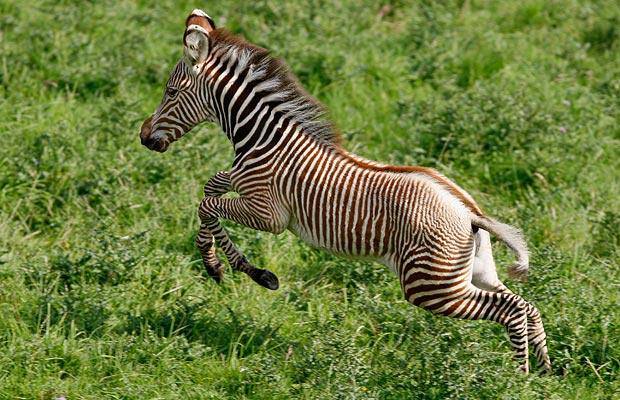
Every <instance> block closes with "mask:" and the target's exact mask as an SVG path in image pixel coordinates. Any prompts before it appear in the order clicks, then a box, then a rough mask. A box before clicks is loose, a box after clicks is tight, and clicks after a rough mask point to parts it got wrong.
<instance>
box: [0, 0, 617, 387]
mask: <svg viewBox="0 0 620 400" xmlns="http://www.w3.org/2000/svg"><path fill="white" fill-rule="evenodd" d="M32 3H33V4H30V5H29V4H27V2H24V1H18V0H3V1H0V399H16V398H24V399H52V398H54V397H56V396H60V395H66V397H67V398H68V399H78V398H85V399H102V398H119V399H120V398H122V399H147V398H166V399H168V398H169V399H184V398H196V399H198V398H212V399H228V398H230V399H242V398H251V399H298V398H301V399H406V398H407V399H408V398H416V399H444V398H470V399H480V398H505V399H590V398H607V399H611V398H614V397H615V396H619V395H620V383H619V382H620V379H619V375H620V374H619V372H620V346H618V341H619V340H620V318H619V314H620V313H619V311H618V309H619V306H620V290H619V289H620V268H619V267H620V266H619V263H618V259H619V258H620V250H619V249H620V233H619V226H620V190H619V189H620V188H619V186H620V100H619V99H620V28H618V26H619V25H618V24H619V22H620V5H618V3H617V2H613V1H598V2H586V1H572V0H565V1H564V0H563V1H560V0H556V1H545V0H528V1H499V0H498V1H468V0H465V1H442V2H434V1H420V2H414V1H393V2H389V3H385V4H388V5H389V6H388V7H384V8H383V9H382V7H381V6H382V5H378V3H376V2H374V1H352V0H351V1H341V2H328V1H303V2H302V1H299V2H282V3H280V2H276V1H256V2H246V1H234V2H201V1H196V2H187V1H182V2H176V1H160V2H148V3H150V4H148V5H147V2H143V1H138V2H129V1H126V2H116V1H101V2H92V3H93V4H91V3H90V2H89V3H87V2H78V1H69V0H66V1H59V2H53V1H41V2H32ZM195 7H202V8H204V9H205V10H206V11H207V12H209V14H211V15H212V16H213V18H214V19H215V21H216V22H217V23H218V24H221V25H225V26H227V27H229V28H230V29H231V30H233V31H234V32H237V33H241V34H243V35H245V36H246V37H247V38H248V39H249V40H251V41H253V42H255V43H257V44H259V45H262V46H265V47H267V48H270V49H272V50H273V52H274V53H276V54H277V55H279V56H282V57H284V58H285V59H286V60H287V61H288V63H289V64H290V65H291V67H292V69H293V70H294V71H295V73H296V74H297V75H298V76H299V77H300V79H301V81H302V83H303V84H304V85H305V86H306V87H307V88H308V90H309V91H310V92H311V93H313V94H314V95H315V96H317V97H318V98H319V99H320V100H321V101H323V102H324V103H325V104H326V105H327V107H328V108H329V109H330V111H331V116H332V118H333V120H334V121H335V122H336V124H337V125H338V126H339V127H340V129H341V130H342V134H343V137H344V142H345V146H346V147H347V148H348V149H350V150H352V151H354V152H357V153H359V154H361V155H362V156H365V157H368V158H373V159H377V160H381V161H384V162H390V163H397V164H418V165H425V166H431V167H434V168H437V169H438V170H440V171H441V172H443V173H444V174H446V175H448V176H449V177H451V178H453V179H454V180H455V181H457V182H458V183H459V184H460V185H461V186H463V187H464V188H466V189H467V190H468V191H470V192H471V193H472V195H473V196H474V197H475V198H476V199H477V200H478V201H479V203H480V204H481V205H482V206H483V208H484V209H485V210H486V211H487V212H488V213H489V214H491V215H493V216H495V217H497V218H500V219H502V220H504V221H506V222H510V223H513V224H515V225H518V226H520V227H522V228H523V230H524V231H525V233H526V235H527V238H528V241H529V244H530V247H531V250H532V253H533V255H532V268H531V275H530V280H529V282H527V283H517V282H511V281H508V280H507V283H508V284H509V286H510V287H511V288H512V289H513V290H515V291H517V292H518V293H520V294H522V295H523V296H524V297H525V298H526V299H528V300H531V301H533V302H534V303H535V304H536V305H537V306H538V307H539V308H540V310H541V312H542V314H543V318H544V322H545V326H546V329H547V333H548V336H549V349H550V355H551V358H552V361H553V363H554V372H553V374H552V375H551V376H545V377H539V376H537V375H535V374H533V375H529V376H523V375H520V374H517V373H515V370H516V365H515V363H514V362H513V361H512V360H511V352H510V349H509V345H508V341H507V340H506V337H505V334H504V332H503V329H502V328H501V327H500V326H499V325H495V324H493V323H489V322H482V321H457V320H451V319H447V318H443V317H436V316H433V315H431V314H429V313H427V312H425V311H423V310H421V309H417V308H414V307H412V306H410V305H408V304H407V303H406V302H405V301H404V300H403V298H402V295H401V293H400V289H399V284H398V282H397V279H396V278H395V277H394V276H393V275H392V274H391V273H389V272H388V271H387V269H385V268H384V267H382V266H380V265H374V264H368V263H363V262H357V261H350V260H343V259H339V258H336V257H333V256H330V255H328V254H325V253H322V252H319V251H316V250H313V249H310V248H309V247H307V246H306V245H304V244H302V243H300V241H299V240H298V239H297V238H295V237H293V236H292V235H291V234H289V233H286V234H282V235H279V236H272V235H269V234H263V233H258V232H254V231H251V230H249V229H245V228H242V227H239V226H236V225H234V224H227V226H228V227H229V230H230V233H231V235H232V237H233V239H234V240H235V241H236V243H238V245H239V247H240V248H241V249H243V250H244V251H245V252H246V254H247V255H248V258H249V259H250V260H251V261H253V262H254V263H255V264H256V265H258V266H261V267H268V268H269V269H271V270H272V271H274V272H275V273H276V274H277V275H278V276H279V277H280V281H281V288H280V290H278V291H277V292H269V291H266V290H264V289H262V288H260V287H259V286H257V285H256V284H254V283H253V282H251V281H250V280H249V279H247V277H245V276H239V275H232V274H229V275H228V276H227V279H226V281H225V283H224V284H223V285H221V286H217V285H216V284H214V283H213V282H212V281H210V280H209V279H208V278H207V277H206V276H205V275H204V273H203V271H202V267H201V264H200V261H199V260H200V258H199V254H198V252H197V250H196V249H195V248H194V244H193V240H194V235H195V232H196V230H197V228H198V224H197V216H196V206H197V204H198V202H199V201H200V194H201V190H202V185H203V183H204V182H205V181H206V180H207V179H208V178H209V177H210V176H211V175H212V174H214V173H215V172H216V171H218V170H221V169H227V168H228V167H229V165H230V162H231V155H232V151H231V148H230V146H229V144H228V143H227V141H226V139H225V137H224V136H223V135H221V134H220V133H219V131H218V129H217V128H215V127H213V126H201V127H199V128H197V129H195V132H192V133H191V134H189V135H187V136H186V137H185V138H183V139H182V140H181V141H180V142H178V143H176V144H174V145H173V146H172V148H171V150H170V151H169V152H168V153H166V154H165V155H161V154H156V153H153V152H150V151H148V150H146V149H145V148H143V147H141V146H140V144H139V139H138V129H139V126H140V123H141V121H142V120H143V119H144V118H145V117H146V116H147V115H148V114H149V113H150V112H152V111H153V110H154V108H155V107H156V105H157V104H158V102H159V100H160V98H161V93H162V91H163V86H164V83H165V81H166V79H167V75H168V72H169V70H170V69H171V68H172V66H173V65H174V63H175V61H176V60H177V59H178V58H179V57H180V55H181V45H180V43H181V37H182V30H183V21H184V19H185V17H186V15H187V13H188V12H189V11H190V10H192V9H193V8H195ZM380 10H383V11H381V12H380ZM495 253H496V258H497V260H498V264H499V266H500V275H502V276H505V275H506V274H505V265H506V264H507V263H508V262H509V261H510V256H509V254H508V253H507V252H506V250H505V249H504V248H503V247H502V246H501V245H498V246H496V247H495ZM615 398H617V397H615Z"/></svg>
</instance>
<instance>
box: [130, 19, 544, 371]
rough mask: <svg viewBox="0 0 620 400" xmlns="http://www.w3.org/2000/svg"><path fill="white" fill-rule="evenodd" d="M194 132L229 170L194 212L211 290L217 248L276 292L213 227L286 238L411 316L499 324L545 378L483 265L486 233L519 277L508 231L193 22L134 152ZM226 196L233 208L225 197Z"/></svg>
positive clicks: (208, 22) (507, 295) (535, 328)
mask: <svg viewBox="0 0 620 400" xmlns="http://www.w3.org/2000/svg"><path fill="white" fill-rule="evenodd" d="M205 121H208V122H215V123H217V124H218V125H219V126H220V127H221V129H222V131H223V132H224V133H225V134H226V136H227V138H228V139H229V141H230V142H231V144H232V146H233V149H234V159H233V162H232V167H231V168H230V170H229V171H220V172H217V173H216V174H215V175H214V176H213V177H211V178H210V179H209V180H208V181H207V183H206V184H205V185H204V198H203V199H202V201H201V202H200V205H199V207H198V216H199V218H200V228H199V231H198V234H197V236H196V245H197V247H198V249H199V251H200V254H201V257H202V261H203V264H204V266H205V268H206V270H207V272H208V274H209V275H210V276H211V277H212V278H213V279H214V280H215V281H217V282H218V283H219V282H220V281H221V280H222V279H223V276H224V267H223V264H222V262H221V261H220V260H219V258H218V256H217V255H216V252H215V244H216V243H217V244H218V245H219V246H220V248H221V249H222V250H223V253H224V255H225V256H226V258H227V260H228V263H229V264H230V265H231V267H232V269H233V270H236V271H242V272H244V273H246V274H247V275H248V276H249V277H250V278H251V279H253V280H254V281H255V282H257V283H258V284H260V285H262V286H264V287H266V288H268V289H271V290H276V289H278V287H279V280H278V277H277V276H276V275H275V274H274V273H272V272H271V271H269V270H267V269H261V268H257V267H255V266H253V265H252V264H251V263H250V262H249V261H248V260H247V258H246V257H245V256H244V255H243V253H242V252H241V251H240V250H239V249H238V248H237V247H236V246H235V244H234V243H233V242H232V241H231V239H230V238H229V236H228V234H227V232H226V230H224V229H223V228H222V226H221V224H220V222H219V220H220V219H226V220H230V221H233V222H236V223H238V224H241V225H243V226H246V227H250V228H252V229H256V230H260V231H265V232H271V233H274V234H278V233H281V232H283V231H285V230H287V229H288V230H289V231H291V232H293V233H294V234H296V235H297V236H299V237H300V238H301V239H302V240H304V241H305V242H307V243H309V244H310V245H312V246H314V247H317V248H321V249H326V250H328V251H331V252H333V253H335V254H340V255H349V256H358V257H365V258H370V259H374V260H377V261H379V262H381V263H383V264H384V265H386V266H388V267H389V268H390V269H391V270H392V271H393V272H394V273H395V274H396V275H397V276H398V278H399V280H400V284H401V288H402V291H403V294H404V297H405V298H406V300H407V301H409V302H410V303H412V304H413V305H416V306H419V307H421V308H423V309H425V310H428V311H430V312H432V313H435V314H439V315H444V316H450V317H454V318H460V319H470V320H476V319H485V320H491V321H495V322H497V323H500V324H502V325H504V326H505V328H506V329H507V332H508V336H509V341H510V343H511V346H512V348H513V350H514V354H515V359H516V360H517V362H518V364H519V369H520V370H521V371H523V372H525V373H528V372H529V357H528V349H529V347H531V348H532V349H533V352H534V354H535V356H536V358H537V361H538V366H539V367H540V368H541V369H542V371H543V372H548V371H550V370H551V362H550V359H549V356H548V351H547V344H546V333H545V330H544V327H543V323H542V320H541V317H540V313H539V311H538V309H537V308H536V307H534V306H533V305H532V304H531V303H528V302H527V301H525V300H524V299H523V298H522V297H521V296H519V295H517V294H515V293H513V292H511V291H510V290H509V289H508V288H507V287H506V286H505V285H504V284H503V283H502V282H501V281H500V279H499V278H498V275H497V271H496V266H495V263H494V261H493V255H492V252H491V242H490V234H493V235H495V236H496V237H498V238H499V239H500V240H501V241H503V242H504V243H505V244H506V245H507V246H508V247H509V248H510V249H511V250H512V251H513V252H514V253H515V255H516V259H517V260H516V263H515V264H514V265H512V266H511V267H509V273H510V274H511V275H513V276H514V277H517V278H519V277H525V275H526V273H527V271H528V268H529V256H528V250H527V245H526V243H525V240H524V239H523V237H522V235H521V233H520V231H519V230H517V229H516V228H514V227H512V226H509V225H506V224H504V223H501V222H498V221H496V220H494V219H492V218H490V217H488V216H487V215H485V214H484V213H483V212H482V210H481V209H480V207H479V206H478V205H477V204H476V202H475V201H474V199H473V198H472V197H471V196H470V195H469V194H468V193H467V192H466V191H465V190H463V189H462V188H460V187H459V186H457V185H456V184H455V183H453V182H452V181H450V180H449V179H448V178H446V177H445V176H444V175H442V174H440V173H439V172H437V171H435V170H433V169H430V168H425V167H417V166H393V165H387V164H383V163H379V162H375V161H370V160H367V159H364V158H362V157H360V156H357V155H355V154H353V153H350V152H348V151H346V150H345V149H344V148H343V146H342V144H341V142H340V139H339V134H338V133H337V130H336V128H335V127H334V126H333V124H331V123H330V122H329V119H328V118H327V117H326V112H325V109H324V107H323V106H322V105H321V104H320V103H319V102H318V101H317V100H315V99H314V98H313V97H312V96H310V95H309V94H308V93H307V92H306V91H305V90H304V89H303V88H302V87H301V85H300V83H299V82H298V80H297V79H296V78H295V77H294V76H293V74H292V73H291V72H290V70H289V68H288V67H287V66H286V65H285V64H284V62H283V61H281V60H280V59H278V58H275V57H273V56H271V55H270V53H269V52H268V51H267V50H265V49H263V48H261V47H258V46H256V45H254V44H251V43H249V42H247V41H246V40H245V39H243V38H241V37H239V36H236V35H234V34H232V33H231V32H229V31H228V30H226V29H225V28H218V27H216V25H215V23H214V21H213V19H212V18H211V17H209V16H208V15H207V14H206V13H205V12H204V11H202V10H194V11H192V12H191V13H190V14H189V16H188V17H187V19H186V21H185V31H184V34H183V56H182V57H181V59H180V60H179V61H178V63H177V64H176V66H175V67H174V69H173V70H172V73H171V74H170V77H169V79H168V81H167V83H166V88H165V93H164V96H163V99H162V101H161V104H160V105H159V107H158V108H157V109H156V110H155V112H154V113H153V114H152V115H151V116H149V117H148V118H147V119H146V120H145V121H144V122H143V124H142V127H141V129H140V139H141V143H142V144H143V145H144V146H146V147H148V148H149V149H151V150H154V151H157V152H162V153H163V152H165V151H166V150H167V149H168V147H169V146H170V144H171V143H172V142H174V141H176V140H178V139H180V138H181V137H182V136H183V135H185V134H186V133H187V132H189V131H190V130H191V129H192V128H193V127H195V126H196V125H198V124H199V123H201V122H205ZM228 192H236V193H238V195H239V196H238V197H234V198H228V197H223V195H224V194H226V193H228Z"/></svg>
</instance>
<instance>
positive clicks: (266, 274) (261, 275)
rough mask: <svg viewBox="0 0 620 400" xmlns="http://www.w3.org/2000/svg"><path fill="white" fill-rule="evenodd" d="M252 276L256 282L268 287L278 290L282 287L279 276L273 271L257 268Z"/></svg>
mask: <svg viewBox="0 0 620 400" xmlns="http://www.w3.org/2000/svg"><path fill="white" fill-rule="evenodd" d="M251 277H252V279H253V280H254V282H256V283H258V284H259V285H261V286H263V287H266V288H267V289H270V290H277V289H278V288H279V287H280V282H279V281H278V277H277V276H276V275H275V274H274V273H273V272H271V271H268V270H266V269H260V270H257V272H256V273H254V274H252V275H251Z"/></svg>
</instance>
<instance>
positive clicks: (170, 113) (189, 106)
mask: <svg viewBox="0 0 620 400" xmlns="http://www.w3.org/2000/svg"><path fill="white" fill-rule="evenodd" d="M214 29H215V24H214V22H213V20H212V19H211V17H209V16H208V15H207V14H206V13H205V12H204V11H202V10H194V11H192V13H191V14H190V15H189V16H188V17H187V20H186V21H185V33H184V35H183V53H184V54H183V58H181V60H179V62H178V63H177V64H176V66H175V67H174V69H173V70H172V73H171V74H170V78H169V79H168V82H167V83H166V89H165V91H164V97H163V99H162V101H161V103H160V104H159V107H157V109H156V110H155V112H154V113H153V114H152V115H151V116H150V117H148V118H147V119H145V120H144V122H143V123H142V127H141V129H140V141H141V142H142V144H143V145H144V146H146V147H148V148H149V149H151V150H155V151H158V152H162V153H163V152H164V151H166V150H167V149H168V146H169V145H170V143H172V142H174V141H175V140H178V139H179V138H180V137H181V136H183V135H185V134H186V133H187V132H189V131H190V130H191V129H192V128H193V127H194V126H196V125H197V124H199V123H200V122H203V121H207V120H209V121H213V120H215V112H214V111H213V109H212V107H211V106H210V105H209V104H210V102H209V101H208V93H207V92H206V89H205V85H202V84H201V82H200V81H201V80H202V79H203V78H202V77H201V76H200V74H199V72H200V70H201V69H202V66H203V65H204V64H205V61H206V60H207V57H208V55H209V49H210V46H211V45H210V42H209V35H210V33H211V32H212V31H213V30H214Z"/></svg>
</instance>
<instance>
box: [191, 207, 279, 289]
mask: <svg viewBox="0 0 620 400" xmlns="http://www.w3.org/2000/svg"><path fill="white" fill-rule="evenodd" d="M267 202H268V199H261V200H257V199H251V198H244V197H240V198H236V199H222V198H218V197H212V196H206V197H205V198H204V199H203V200H202V201H201V202H200V206H199V207H198V215H199V217H200V221H201V226H202V225H204V226H205V227H206V228H207V229H208V231H209V232H210V233H211V234H212V235H213V236H214V237H215V240H216V241H217V243H218V244H219V246H220V247H221V249H222V250H223V251H224V254H225V255H226V258H227V259H228V262H229V263H230V265H231V266H232V268H233V269H234V270H237V271H241V272H244V273H246V274H247V275H248V276H250V278H252V279H253V280H254V281H255V282H256V283H258V284H259V285H261V286H264V287H266V288H267V289H271V290H276V289H277V288H278V287H279V282H278V277H277V276H276V275H275V274H273V273H272V272H271V271H268V270H266V269H260V268H256V267H254V266H253V265H252V264H250V263H249V262H248V260H247V259H246V258H245V256H244V255H243V253H242V252H241V251H240V250H239V249H237V247H236V246H235V244H234V243H233V242H232V241H231V240H230V237H229V236H228V233H227V232H226V230H225V229H224V228H223V227H222V226H221V224H220V223H219V220H218V218H224V219H228V220H231V221H233V222H236V223H238V224H241V225H244V226H247V227H249V228H252V229H257V230H261V231H268V232H278V231H282V230H283V229H284V228H283V227H282V228H281V229H280V227H279V226H276V225H277V224H276V223H275V222H274V221H275V219H274V218H273V215H272V213H271V212H270V211H269V210H270V209H271V208H270V207H269V206H268V204H267Z"/></svg>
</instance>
